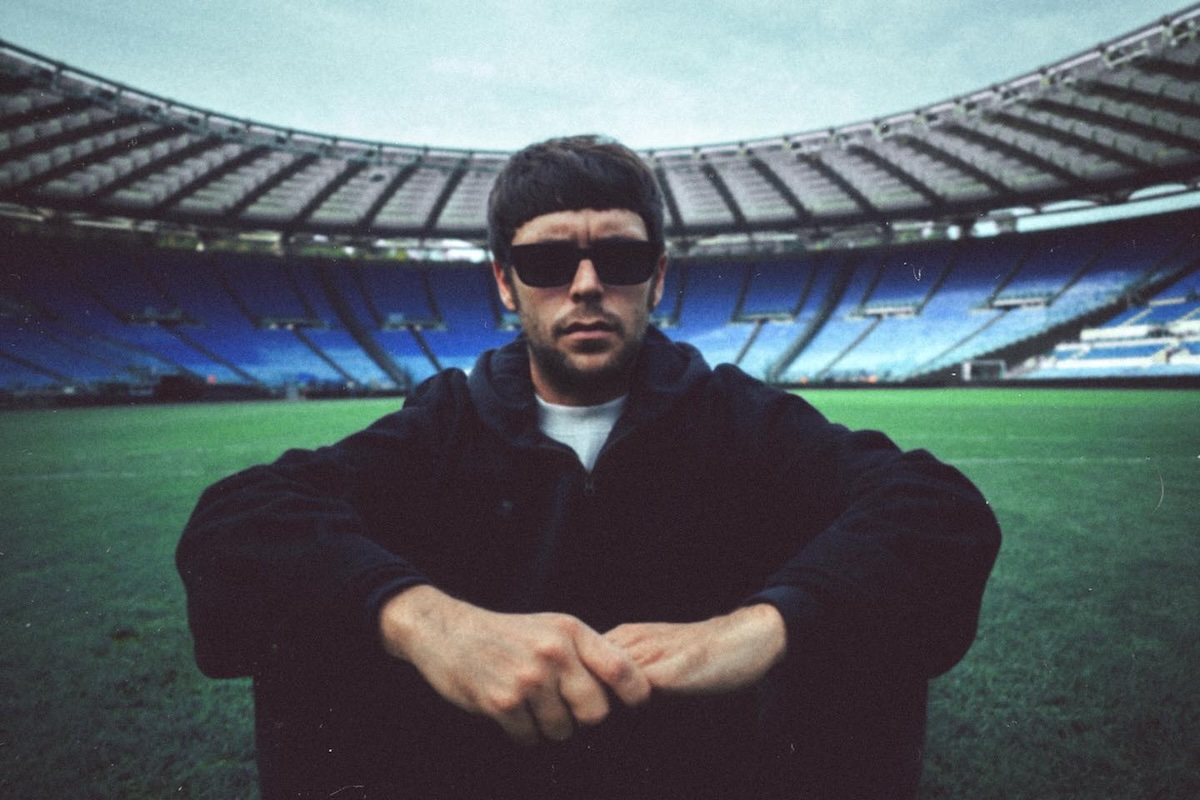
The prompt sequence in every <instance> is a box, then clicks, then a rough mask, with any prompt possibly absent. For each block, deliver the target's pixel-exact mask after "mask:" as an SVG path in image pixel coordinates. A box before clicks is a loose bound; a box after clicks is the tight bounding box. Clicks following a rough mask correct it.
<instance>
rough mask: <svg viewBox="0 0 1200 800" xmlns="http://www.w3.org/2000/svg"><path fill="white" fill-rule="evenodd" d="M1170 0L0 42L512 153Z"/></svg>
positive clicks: (865, 1) (597, 0) (961, 66)
mask: <svg viewBox="0 0 1200 800" xmlns="http://www.w3.org/2000/svg"><path fill="white" fill-rule="evenodd" d="M1185 7H1187V4H1186V3H1185V2H1179V1H1178V0H1177V2H1161V1H1160V0H1072V1H1070V2H1068V0H1004V1H1003V2H1001V1H998V0H962V2H950V1H949V0H891V2H881V1H880V2H876V1H873V0H826V1H825V2H809V1H808V0H794V1H793V2H785V1H779V2H775V1H774V0H664V1H663V2H653V1H652V0H651V1H650V2H641V3H639V2H623V1H622V0H575V2H535V1H534V0H483V1H482V2H475V3H467V2H456V0H392V1H390V2H389V1H387V0H208V1H207V2H206V0H190V1H188V0H2V1H0V38H3V39H4V40H6V41H8V42H11V43H13V44H16V45H20V46H21V47H25V48H28V49H30V50H34V51H36V52H38V53H40V54H41V55H43V56H46V57H49V58H53V59H55V60H59V61H63V62H66V63H67V64H70V65H71V66H73V67H76V68H79V69H83V70H87V71H90V72H94V73H97V74H99V75H101V76H103V77H105V78H108V79H111V80H116V81H120V82H122V83H126V84H128V85H130V86H133V87H135V88H137V89H141V90H143V91H147V92H151V93H154V94H159V95H163V96H166V97H169V98H172V99H174V100H178V101H181V102H184V103H188V104H191V105H195V106H200V107H202V108H206V109H210V110H213V111H219V112H221V113H224V114H230V115H233V116H238V117H246V118H250V119H253V120H256V121H258V122H265V123H270V124H273V125H281V126H285V127H293V128H296V129H300V130H308V131H316V132H320V133H327V134H336V135H342V136H351V137H357V138H365V139H372V140H382V141H388V142H394V143H402V144H418V145H419V144H430V145H438V146H444V147H466V148H479V149H501V150H512V149H516V148H519V147H521V146H523V145H525V144H527V143H529V142H532V141H535V140H540V139H544V138H546V137H548V136H553V135H559V134H564V133H581V132H599V133H606V134H609V135H613V136H616V137H617V138H619V139H621V140H623V141H625V142H626V143H627V144H630V145H632V146H634V147H637V148H652V147H667V146H680V145H691V144H701V143H715V142H726V141H736V140H740V139H752V138H759V137H766V136H773V135H779V134H784V133H800V132H807V131H812V130H815V129H819V128H823V127H829V126H832V125H840V124H846V123H852V122H858V121H860V120H865V119H870V118H873V117H877V116H884V115H887V114H890V113H894V112H899V111H905V110H908V109H912V108H916V107H918V106H922V105H927V104H931V103H935V102H938V101H941V100H945V99H948V98H950V97H953V96H954V95H956V94H960V93H965V92H969V91H972V90H975V89H980V88H983V87H985V86H987V85H989V84H992V83H995V82H998V81H1003V80H1007V79H1009V78H1013V77H1016V76H1018V75H1021V74H1024V73H1026V72H1029V71H1032V70H1034V69H1036V68H1037V67H1039V66H1042V65H1044V64H1048V63H1051V62H1054V61H1058V60H1060V59H1062V58H1065V57H1067V56H1070V55H1074V54H1075V53H1078V52H1080V51H1082V50H1085V49H1087V48H1090V47H1092V46H1093V45H1096V44H1098V43H1100V42H1104V41H1108V40H1111V39H1113V38H1116V37H1118V36H1120V35H1122V34H1125V33H1128V32H1130V31H1132V30H1134V29H1136V28H1140V27H1142V26H1144V25H1146V24H1149V23H1151V22H1154V21H1155V20H1157V19H1159V18H1161V17H1163V16H1165V15H1168V14H1171V13H1174V12H1176V11H1178V10H1180V9H1182V8H1185Z"/></svg>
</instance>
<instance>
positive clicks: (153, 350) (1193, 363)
mask: <svg viewBox="0 0 1200 800" xmlns="http://www.w3.org/2000/svg"><path fill="white" fill-rule="evenodd" d="M1198 66H1200V6H1195V7H1191V8H1188V9H1184V10H1183V11H1180V12H1179V13H1177V14H1174V15H1171V16H1169V17H1167V18H1164V19H1161V20H1157V21H1155V22H1153V23H1151V24H1149V25H1147V26H1145V27H1143V28H1141V29H1138V30H1136V31H1133V32H1130V33H1128V34H1126V35H1123V36H1120V37H1117V38H1114V39H1112V40H1110V41H1108V42H1104V43H1101V44H1099V45H1097V46H1096V47H1095V48H1091V49H1089V50H1087V51H1085V52H1083V53H1079V54H1076V55H1074V56H1071V57H1069V58H1066V59H1063V60H1062V61H1060V62H1058V63H1055V64H1050V65H1046V66H1042V67H1039V68H1038V69H1037V70H1035V71H1031V72H1030V73H1028V74H1026V75H1021V76H1018V77H1017V78H1014V79H1012V80H1009V81H1005V82H1003V83H999V84H995V85H992V86H988V87H985V88H984V89H981V90H979V91H977V92H973V93H969V94H966V95H963V96H960V97H955V98H951V99H949V100H946V101H943V102H939V103H934V104H932V105H928V106H924V107H921V108H917V109H912V110H910V111H906V112H903V113H899V114H893V115H890V116H887V117H881V118H878V119H873V120H870V121H867V122H860V123H852V124H848V125H841V126H838V127H835V128H830V129H822V130H819V131H812V132H808V133H799V134H788V135H785V136H771V137H766V138H762V139H754V140H748V141H743V142H735V143H724V144H712V145H701V146H689V147H672V148H663V149H657V150H647V151H643V152H641V153H640V155H641V156H642V157H643V158H644V159H645V160H646V161H647V163H648V164H649V165H650V166H651V167H652V168H653V169H654V170H655V172H656V174H657V175H658V177H659V180H660V182H661V184H662V186H663V189H664V193H665V201H666V212H667V214H666V235H667V240H668V249H669V251H670V253H671V257H672V268H671V270H670V271H669V272H668V278H667V285H666V290H665V296H664V301H663V303H662V305H661V306H660V307H659V309H658V310H657V312H656V314H655V318H654V319H655V322H656V323H658V324H660V325H661V326H663V327H664V328H666V329H668V331H669V332H670V333H671V335H672V336H674V337H675V338H678V339H682V340H684V341H688V342H690V343H692V344H694V345H695V346H697V347H698V348H699V349H700V350H701V351H702V352H704V354H705V355H706V356H707V357H708V359H709V360H710V361H712V362H714V363H720V362H729V363H734V364H737V365H739V366H740V367H742V368H743V369H745V370H746V371H747V372H749V373H751V374H753V375H755V376H758V377H762V378H764V379H766V380H769V381H773V382H777V383H782V384H802V383H808V384H812V383H830V384H859V383H883V384H901V383H944V382H954V381H958V380H963V379H965V378H966V376H967V373H968V372H969V371H970V372H973V373H975V374H978V370H971V369H970V367H971V365H973V364H983V363H985V362H986V363H987V364H990V365H992V366H996V367H997V369H998V370H999V371H1000V372H1001V373H1006V374H1007V375H1008V378H1009V379H1010V380H1016V379H1022V380H1024V379H1027V380H1031V381H1037V382H1040V383H1046V382H1050V381H1053V380H1062V379H1071V380H1075V379H1080V378H1087V379H1122V380H1135V379H1140V378H1145V377H1156V378H1170V377H1189V378H1193V379H1197V378H1200V345H1198V344H1197V341H1198V340H1200V329H1198V326H1200V282H1198V280H1197V277H1196V274H1197V269H1198V268H1200V239H1198V238H1197V234H1196V233H1195V231H1197V230H1200V212H1198V211H1175V212H1173V213H1162V208H1165V207H1166V206H1165V205H1163V204H1161V203H1160V205H1159V207H1158V210H1156V211H1155V212H1154V214H1153V215H1146V216H1142V217H1140V218H1135V219H1129V220H1124V221H1107V222H1092V223H1090V224H1086V225H1080V226H1077V227H1059V228H1057V229H1054V230H1046V231H1042V232H1038V231H1034V230H1032V229H1031V230H1029V231H1025V230H1024V229H1023V227H1022V226H1021V225H1020V224H1019V223H1020V221H1021V220H1022V219H1024V218H1026V217H1037V216H1038V214H1039V213H1041V212H1045V211H1053V210H1054V209H1055V207H1056V206H1063V207H1067V206H1076V207H1077V206H1079V205H1081V204H1082V205H1086V206H1088V207H1090V208H1092V209H1093V210H1095V211H1106V210H1111V209H1114V208H1120V207H1121V206H1123V205H1129V206H1130V207H1132V206H1133V205H1135V203H1134V202H1133V200H1134V199H1135V198H1136V197H1137V196H1139V195H1153V196H1155V198H1156V199H1157V200H1158V201H1162V200H1164V199H1165V200H1170V199H1172V198H1183V197H1186V196H1189V195H1191V196H1194V195H1195V194H1196V193H1197V192H1200V90H1198V87H1200V70H1198ZM506 158H507V154H506V153H502V152H496V151H466V150H456V149H452V148H434V147H414V146H408V145H400V144H391V143H386V142H366V141H358V140H353V139H346V138H343V137H337V136H328V135H323V134H316V133H308V132H299V131H294V130H288V129H283V128H278V127H274V126H271V125H266V124H260V123H256V122H250V121H247V120H244V119H238V118H233V117H229V116H226V115H223V114H221V113H219V112H214V111H211V110H207V109H200V108H196V107H193V106H189V105H186V104H183V103H179V102H176V101H174V100H171V99H168V98H163V97H159V96H155V95H150V94H147V93H145V92H141V91H139V90H137V89H136V88H134V87H129V86H124V85H121V84H119V83H116V82H113V81H110V80H106V79H104V78H102V77H100V76H96V75H92V74H90V73H87V72H84V71H81V70H77V69H74V68H72V67H70V66H68V65H66V64H63V63H60V62H57V61H54V60H52V59H48V58H46V57H44V56H41V55H39V54H36V53H32V52H30V51H28V50H25V49H22V48H20V47H18V46H16V45H13V44H10V43H7V42H2V41H0V235H2V236H3V237H4V238H3V241H4V247H3V249H2V250H0V265H2V267H3V269H2V270H0V392H3V393H4V394H5V396H7V397H18V396H29V397H35V398H37V397H51V398H53V397H62V396H69V397H85V396H92V397H101V396H110V395H113V396H121V397H140V396H153V395H164V394H165V395H171V394H173V393H174V390H172V392H165V393H164V392H163V391H162V388H163V386H164V385H167V386H173V387H176V388H178V387H180V386H183V387H192V389H193V390H194V389H196V387H201V388H204V387H207V389H205V391H206V392H208V393H209V394H210V395H211V393H212V392H215V391H217V390H237V391H238V392H242V393H245V394H249V395H254V396H258V395H280V394H304V393H309V394H314V393H332V394H344V393H359V392H403V391H406V390H407V389H408V388H409V387H411V386H412V385H413V384H414V383H415V382H417V381H420V380H422V379H424V378H426V377H428V376H429V375H432V374H433V373H434V372H435V371H436V370H438V369H441V368H444V367H451V366H456V367H462V368H469V367H470V365H471V364H472V362H473V361H474V359H475V357H476V356H477V354H478V353H479V352H480V351H482V350H484V349H487V348H489V347H494V346H496V345H498V344H500V343H502V342H504V341H507V340H508V339H509V338H511V337H512V336H513V335H514V332H515V329H516V327H517V325H516V320H515V319H514V316H513V315H512V314H511V313H509V312H507V311H505V310H504V309H503V308H502V307H501V305H500V303H499V301H498V298H497V296H496V293H495V290H494V288H493V286H492V283H491V276H490V274H489V273H490V269H489V267H487V266H486V265H485V263H484V261H485V257H486V254H485V252H484V250H483V247H484V246H485V242H486V226H485V217H486V214H485V211H486V198H487V194H488V191H489V189H490V186H491V183H492V181H493V180H494V177H495V175H496V173H497V171H498V170H499V169H500V167H501V165H502V164H503V163H504V161H505V160H506ZM1133 215H1134V214H1133V213H1132V212H1131V214H1130V216H1133ZM1031 227H1032V226H1031ZM185 393H187V392H185ZM191 393H192V394H195V393H196V392H195V391H193V392H191Z"/></svg>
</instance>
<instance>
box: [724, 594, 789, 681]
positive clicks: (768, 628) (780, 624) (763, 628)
mask: <svg viewBox="0 0 1200 800" xmlns="http://www.w3.org/2000/svg"><path fill="white" fill-rule="evenodd" d="M734 615H737V616H739V617H740V618H741V619H742V622H743V624H744V625H745V626H746V628H745V630H746V633H747V636H748V637H749V638H750V640H751V641H753V642H754V647H755V648H756V649H757V650H758V651H759V652H760V653H761V654H762V656H763V658H764V660H766V661H767V662H768V667H774V666H775V665H776V664H778V663H779V662H780V661H782V660H783V657H784V656H785V655H786V654H787V645H788V641H787V624H786V622H784V619H783V614H781V613H780V612H779V609H778V608H776V607H775V606H773V605H771V604H770V603H755V604H754V605H750V606H743V607H742V608H740V609H738V610H737V611H735V612H734Z"/></svg>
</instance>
